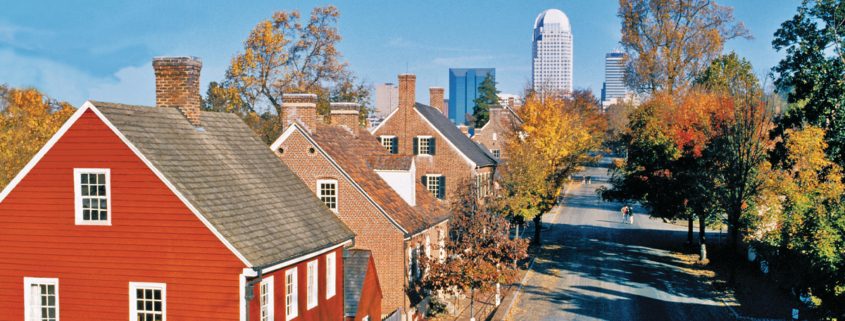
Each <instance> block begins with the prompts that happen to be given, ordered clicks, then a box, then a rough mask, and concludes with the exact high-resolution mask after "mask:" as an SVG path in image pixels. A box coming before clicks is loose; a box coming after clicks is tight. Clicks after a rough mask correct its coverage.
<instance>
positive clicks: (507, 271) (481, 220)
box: [422, 181, 528, 315]
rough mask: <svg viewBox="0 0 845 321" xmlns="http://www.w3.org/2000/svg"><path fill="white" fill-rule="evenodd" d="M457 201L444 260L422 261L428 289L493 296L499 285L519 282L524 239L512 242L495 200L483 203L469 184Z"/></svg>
mask: <svg viewBox="0 0 845 321" xmlns="http://www.w3.org/2000/svg"><path fill="white" fill-rule="evenodd" d="M461 185H462V186H464V188H461V189H459V192H458V193H457V195H456V198H455V200H454V201H453V202H452V217H451V219H450V220H449V237H448V238H447V240H446V253H449V254H450V255H448V256H446V257H445V258H444V259H442V260H441V259H440V258H434V257H432V258H429V257H425V258H423V261H422V264H423V265H424V266H425V267H427V274H426V276H425V277H424V285H425V286H426V288H428V289H432V290H441V291H444V292H447V293H451V294H453V295H458V294H466V293H469V295H470V315H472V313H473V310H472V309H473V307H472V306H473V303H474V301H475V292H477V291H489V290H491V289H493V288H494V287H495V286H496V284H497V283H499V284H501V283H510V282H512V281H514V279H515V277H516V272H517V266H516V262H517V261H518V260H521V259H523V258H525V257H526V256H527V248H528V244H527V242H526V241H525V240H521V239H510V237H509V234H510V233H509V224H508V221H507V220H506V219H505V218H504V216H503V215H502V214H503V213H502V211H501V206H499V205H498V204H497V203H496V202H495V200H493V199H490V198H482V199H479V197H478V195H477V190H478V189H477V188H476V185H475V184H474V183H470V182H469V181H464V182H462V183H461Z"/></svg>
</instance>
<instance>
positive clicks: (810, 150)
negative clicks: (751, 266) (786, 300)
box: [746, 126, 845, 315]
mask: <svg viewBox="0 0 845 321" xmlns="http://www.w3.org/2000/svg"><path fill="white" fill-rule="evenodd" d="M823 137H825V133H824V130H823V129H821V128H819V127H814V126H806V127H805V128H803V129H787V130H786V131H785V133H784V145H785V147H786V151H787V156H786V158H784V159H783V160H782V161H781V162H780V163H776V164H772V165H771V166H769V164H768V163H767V164H766V165H767V166H765V168H764V171H765V175H763V177H765V183H764V184H765V186H766V193H763V194H762V195H761V196H760V197H759V198H758V199H759V200H760V201H761V204H762V205H763V206H761V207H760V210H759V211H756V212H750V213H748V215H747V216H746V219H747V220H748V221H749V222H750V225H749V231H748V232H749V233H748V236H749V237H748V239H749V241H751V242H752V243H753V244H754V245H755V247H756V248H758V249H759V250H760V252H761V254H763V255H764V256H765V258H766V259H767V260H770V262H772V263H773V264H772V266H773V267H774V270H775V271H777V272H779V273H782V274H784V275H783V276H784V277H783V278H780V279H781V280H783V282H786V285H787V286H789V287H791V288H793V289H797V290H798V292H799V293H801V294H809V295H812V296H814V297H817V298H820V299H821V303H822V304H823V305H824V306H825V307H827V308H829V309H831V310H833V311H835V312H837V313H839V314H840V315H841V314H842V313H843V312H845V203H843V196H842V195H843V193H845V185H843V183H842V181H843V169H842V167H841V166H839V165H838V164H836V162H833V161H832V160H831V159H830V158H829V157H828V156H826V154H825V149H826V148H827V147H828V146H827V144H826V143H825V142H824V140H823ZM797 262H800V263H797Z"/></svg>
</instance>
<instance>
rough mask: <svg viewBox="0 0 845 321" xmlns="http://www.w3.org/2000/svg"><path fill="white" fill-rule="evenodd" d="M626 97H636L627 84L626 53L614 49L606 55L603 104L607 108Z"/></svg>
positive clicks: (602, 90) (602, 92)
mask: <svg viewBox="0 0 845 321" xmlns="http://www.w3.org/2000/svg"><path fill="white" fill-rule="evenodd" d="M624 99H634V97H633V93H632V92H631V91H629V90H628V87H627V86H626V85H625V53H623V52H621V51H619V50H614V51H611V52H610V53H608V54H606V55H605V57H604V84H603V86H602V89H601V104H602V107H603V108H607V107H609V106H610V105H613V104H615V103H617V102H620V101H622V100H624Z"/></svg>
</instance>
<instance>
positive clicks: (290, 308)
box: [285, 267, 299, 320]
mask: <svg viewBox="0 0 845 321" xmlns="http://www.w3.org/2000/svg"><path fill="white" fill-rule="evenodd" d="M297 283H299V281H297V275H296V267H293V268H290V269H288V270H287V271H285V319H286V320H291V319H293V318H296V317H298V316H299V289H298V286H299V285H298V284H297Z"/></svg>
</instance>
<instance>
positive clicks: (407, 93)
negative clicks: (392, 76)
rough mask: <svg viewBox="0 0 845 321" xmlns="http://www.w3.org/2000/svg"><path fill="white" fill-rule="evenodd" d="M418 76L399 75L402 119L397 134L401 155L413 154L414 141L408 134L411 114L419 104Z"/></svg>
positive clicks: (400, 113)
mask: <svg viewBox="0 0 845 321" xmlns="http://www.w3.org/2000/svg"><path fill="white" fill-rule="evenodd" d="M416 88H417V76H416V75H414V74H400V75H399V111H398V113H399V115H401V116H402V118H400V124H401V125H400V126H399V128H400V132H399V133H398V134H397V136H398V139H399V153H400V154H403V155H408V154H411V153H412V152H413V151H411V146H413V142H412V139H413V137H411V136H410V135H409V134H408V127H409V126H411V114H412V113H413V112H414V105H415V104H416V103H417V96H416Z"/></svg>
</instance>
